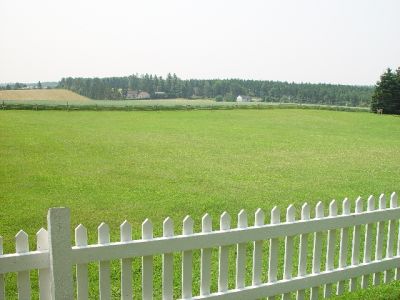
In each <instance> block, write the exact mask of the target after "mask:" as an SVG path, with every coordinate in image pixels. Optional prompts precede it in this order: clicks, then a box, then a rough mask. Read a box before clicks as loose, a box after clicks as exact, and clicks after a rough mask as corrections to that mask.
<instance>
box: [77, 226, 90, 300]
mask: <svg viewBox="0 0 400 300" xmlns="http://www.w3.org/2000/svg"><path fill="white" fill-rule="evenodd" d="M87 239H88V237H87V230H86V228H85V226H83V225H82V224H79V225H78V226H77V227H76V228H75V245H76V246H79V247H85V246H87ZM76 285H77V288H76V292H77V299H78V300H87V299H88V298H89V282H88V265H87V264H78V265H76Z"/></svg>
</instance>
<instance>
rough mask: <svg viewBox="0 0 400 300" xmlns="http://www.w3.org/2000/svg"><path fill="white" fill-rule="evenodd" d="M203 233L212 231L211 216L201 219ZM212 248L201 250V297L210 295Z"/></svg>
mask: <svg viewBox="0 0 400 300" xmlns="http://www.w3.org/2000/svg"><path fill="white" fill-rule="evenodd" d="M201 227H202V232H203V233H206V232H211V231H212V220H211V217H210V215H209V214H205V215H204V216H203V218H202V219H201ZM211 251H212V249H211V248H203V249H201V266H200V268H201V270H200V295H201V296H206V295H209V294H210V285H211V253H212V252H211Z"/></svg>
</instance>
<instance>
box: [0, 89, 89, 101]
mask: <svg viewBox="0 0 400 300" xmlns="http://www.w3.org/2000/svg"><path fill="white" fill-rule="evenodd" d="M3 100H16V101H18V100H21V101H40V100H44V101H47V100H51V101H71V102H90V101H91V100H90V99H89V98H87V97H84V96H81V95H79V94H77V93H74V92H72V91H69V90H65V89H43V90H38V89H37V90H3V91H0V101H3Z"/></svg>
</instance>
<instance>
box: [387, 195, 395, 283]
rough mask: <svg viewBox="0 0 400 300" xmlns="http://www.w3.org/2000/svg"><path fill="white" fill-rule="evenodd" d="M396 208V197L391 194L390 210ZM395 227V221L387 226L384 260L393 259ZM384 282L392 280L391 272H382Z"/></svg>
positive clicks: (390, 221)
mask: <svg viewBox="0 0 400 300" xmlns="http://www.w3.org/2000/svg"><path fill="white" fill-rule="evenodd" d="M396 207H397V195H396V193H392V194H391V195H390V208H396ZM395 226H396V220H389V225H388V236H387V237H388V238H387V244H386V258H390V257H393V246H394V241H395V239H396V237H395V234H396V232H395ZM384 274H385V275H384V282H385V283H388V282H390V281H391V280H392V279H393V270H386V271H385V272H384Z"/></svg>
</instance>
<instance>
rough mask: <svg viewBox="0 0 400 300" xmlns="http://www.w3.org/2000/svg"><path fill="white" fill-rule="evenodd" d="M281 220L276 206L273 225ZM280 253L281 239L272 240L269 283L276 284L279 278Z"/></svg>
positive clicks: (272, 216)
mask: <svg viewBox="0 0 400 300" xmlns="http://www.w3.org/2000/svg"><path fill="white" fill-rule="evenodd" d="M280 220H281V215H280V212H279V208H278V207H277V206H275V207H274V208H273V209H272V210H271V224H279V223H280ZM278 251H279V239H277V238H273V239H271V240H270V244H269V260H268V282H269V283H271V282H275V281H276V280H277V279H278V278H277V271H278ZM268 299H269V300H274V299H275V297H274V296H272V297H269V298H268Z"/></svg>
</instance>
